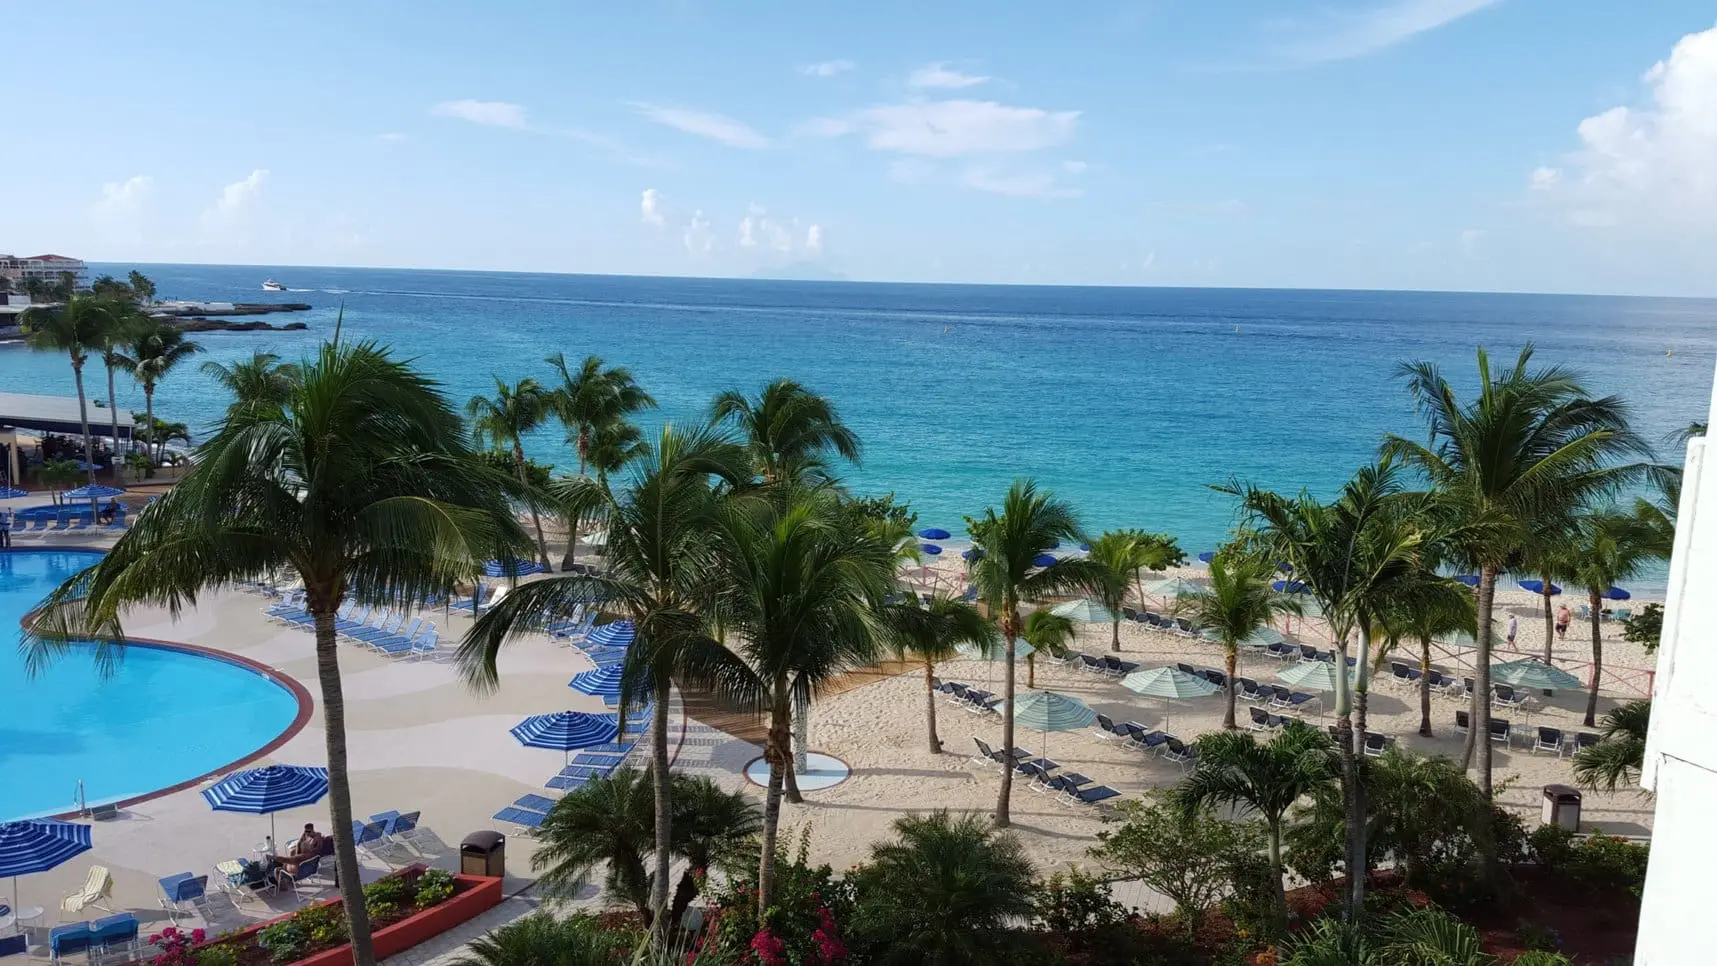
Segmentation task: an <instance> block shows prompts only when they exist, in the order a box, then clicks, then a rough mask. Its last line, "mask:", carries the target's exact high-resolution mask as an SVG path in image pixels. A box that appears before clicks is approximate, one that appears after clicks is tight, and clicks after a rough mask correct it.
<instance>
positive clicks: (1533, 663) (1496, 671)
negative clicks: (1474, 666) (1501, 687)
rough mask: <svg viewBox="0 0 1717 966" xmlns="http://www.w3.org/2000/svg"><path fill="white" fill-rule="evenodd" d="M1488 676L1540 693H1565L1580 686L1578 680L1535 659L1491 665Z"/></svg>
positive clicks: (1494, 679)
mask: <svg viewBox="0 0 1717 966" xmlns="http://www.w3.org/2000/svg"><path fill="white" fill-rule="evenodd" d="M1490 676H1491V680H1493V681H1501V682H1502V683H1503V684H1507V685H1510V686H1512V687H1517V688H1534V689H1537V690H1540V691H1555V690H1563V691H1566V690H1569V689H1572V688H1577V687H1579V686H1580V679H1579V678H1577V677H1575V676H1574V675H1572V674H1569V673H1568V672H1567V671H1564V670H1562V669H1561V668H1559V667H1556V666H1554V665H1550V664H1545V663H1544V662H1543V661H1540V660H1539V659H1538V658H1535V657H1525V658H1521V659H1520V660H1518V661H1508V662H1506V663H1503V664H1492V665H1491V666H1490Z"/></svg>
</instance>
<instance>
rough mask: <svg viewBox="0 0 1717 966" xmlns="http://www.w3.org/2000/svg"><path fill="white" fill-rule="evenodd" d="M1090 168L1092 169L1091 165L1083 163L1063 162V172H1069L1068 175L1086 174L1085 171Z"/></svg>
mask: <svg viewBox="0 0 1717 966" xmlns="http://www.w3.org/2000/svg"><path fill="white" fill-rule="evenodd" d="M1088 167H1090V165H1088V164H1086V163H1085V162H1083V161H1063V162H1061V170H1063V171H1065V172H1067V173H1068V174H1084V173H1085V169H1086V168H1088Z"/></svg>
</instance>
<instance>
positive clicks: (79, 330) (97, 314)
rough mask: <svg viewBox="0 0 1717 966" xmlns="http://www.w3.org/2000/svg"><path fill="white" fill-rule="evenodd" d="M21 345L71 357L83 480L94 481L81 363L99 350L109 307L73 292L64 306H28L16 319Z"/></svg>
mask: <svg viewBox="0 0 1717 966" xmlns="http://www.w3.org/2000/svg"><path fill="white" fill-rule="evenodd" d="M18 322H19V324H20V325H21V326H22V327H23V330H24V344H25V345H26V346H28V347H29V348H30V349H31V350H33V351H35V352H63V353H65V354H66V356H67V357H68V358H69V359H70V360H71V364H72V378H73V379H74V380H75V381H76V383H77V394H78V422H79V423H80V424H81V425H82V427H83V461H84V465H85V466H86V467H87V469H86V470H85V472H86V473H87V481H88V482H89V483H91V484H93V483H95V448H94V445H93V444H92V443H91V442H90V438H89V402H88V400H87V399H86V398H85V396H84V390H83V366H84V363H85V362H86V361H88V359H89V354H90V353H91V352H99V351H101V345H102V340H103V338H104V335H103V333H105V332H107V331H108V330H109V329H110V327H111V326H112V325H113V316H112V311H111V306H110V305H109V304H108V303H107V302H106V301H104V300H102V299H100V298H97V297H96V296H93V295H74V296H72V297H71V298H69V299H66V300H65V304H64V305H54V306H42V307H31V308H27V309H25V310H24V314H23V315H22V316H20V317H19V319H18Z"/></svg>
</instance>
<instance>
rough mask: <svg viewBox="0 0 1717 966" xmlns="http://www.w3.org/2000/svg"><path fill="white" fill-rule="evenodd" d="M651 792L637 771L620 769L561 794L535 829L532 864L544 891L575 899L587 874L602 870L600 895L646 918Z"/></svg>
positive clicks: (648, 910) (652, 819)
mask: <svg viewBox="0 0 1717 966" xmlns="http://www.w3.org/2000/svg"><path fill="white" fill-rule="evenodd" d="M654 831H655V793H654V792H653V790H652V789H651V782H650V779H649V778H648V777H646V776H645V775H644V774H643V773H642V772H639V771H638V770H636V769H633V768H621V769H618V770H616V771H615V772H614V773H613V774H612V775H609V776H607V777H603V778H593V779H591V780H590V781H588V782H585V783H584V784H582V785H580V786H578V787H577V788H574V789H572V790H570V791H568V792H567V793H566V795H565V796H563V797H562V798H561V799H560V800H559V801H557V802H555V803H554V808H552V809H549V813H548V817H547V818H545V819H544V820H543V823H542V827H541V829H539V830H538V833H537V842H538V843H539V844H538V846H537V850H536V854H535V855H533V856H532V857H531V869H532V870H533V871H535V872H538V873H540V874H541V875H540V877H539V879H538V880H537V881H538V884H539V885H540V886H541V887H542V890H543V893H544V894H545V895H548V896H555V897H559V898H562V899H571V898H574V897H575V896H576V895H577V894H578V892H579V890H581V889H583V888H584V887H585V886H586V885H587V884H588V883H589V878H590V873H591V872H592V871H594V870H595V869H597V868H599V867H600V868H601V869H602V875H603V881H602V891H603V894H604V895H606V896H608V897H610V898H611V899H616V900H620V901H623V902H626V903H628V904H630V905H631V906H632V907H633V908H634V909H636V910H637V911H638V913H639V915H642V916H644V917H645V919H646V920H648V918H649V916H650V913H651V911H652V908H651V906H650V883H649V873H648V872H647V871H646V870H645V868H644V863H645V861H646V860H647V859H648V858H649V855H650V853H651V851H652V850H653V849H654V847H655V842H654V838H653V836H654Z"/></svg>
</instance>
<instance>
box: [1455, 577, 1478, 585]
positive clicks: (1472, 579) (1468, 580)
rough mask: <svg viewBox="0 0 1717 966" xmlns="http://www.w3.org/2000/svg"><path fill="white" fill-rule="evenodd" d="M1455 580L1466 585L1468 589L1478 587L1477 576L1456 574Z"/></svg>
mask: <svg viewBox="0 0 1717 966" xmlns="http://www.w3.org/2000/svg"><path fill="white" fill-rule="evenodd" d="M1455 579H1456V580H1458V581H1460V582H1461V583H1463V584H1466V585H1467V586H1468V587H1477V586H1478V585H1479V575H1478V574H1456V575H1455Z"/></svg>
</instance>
